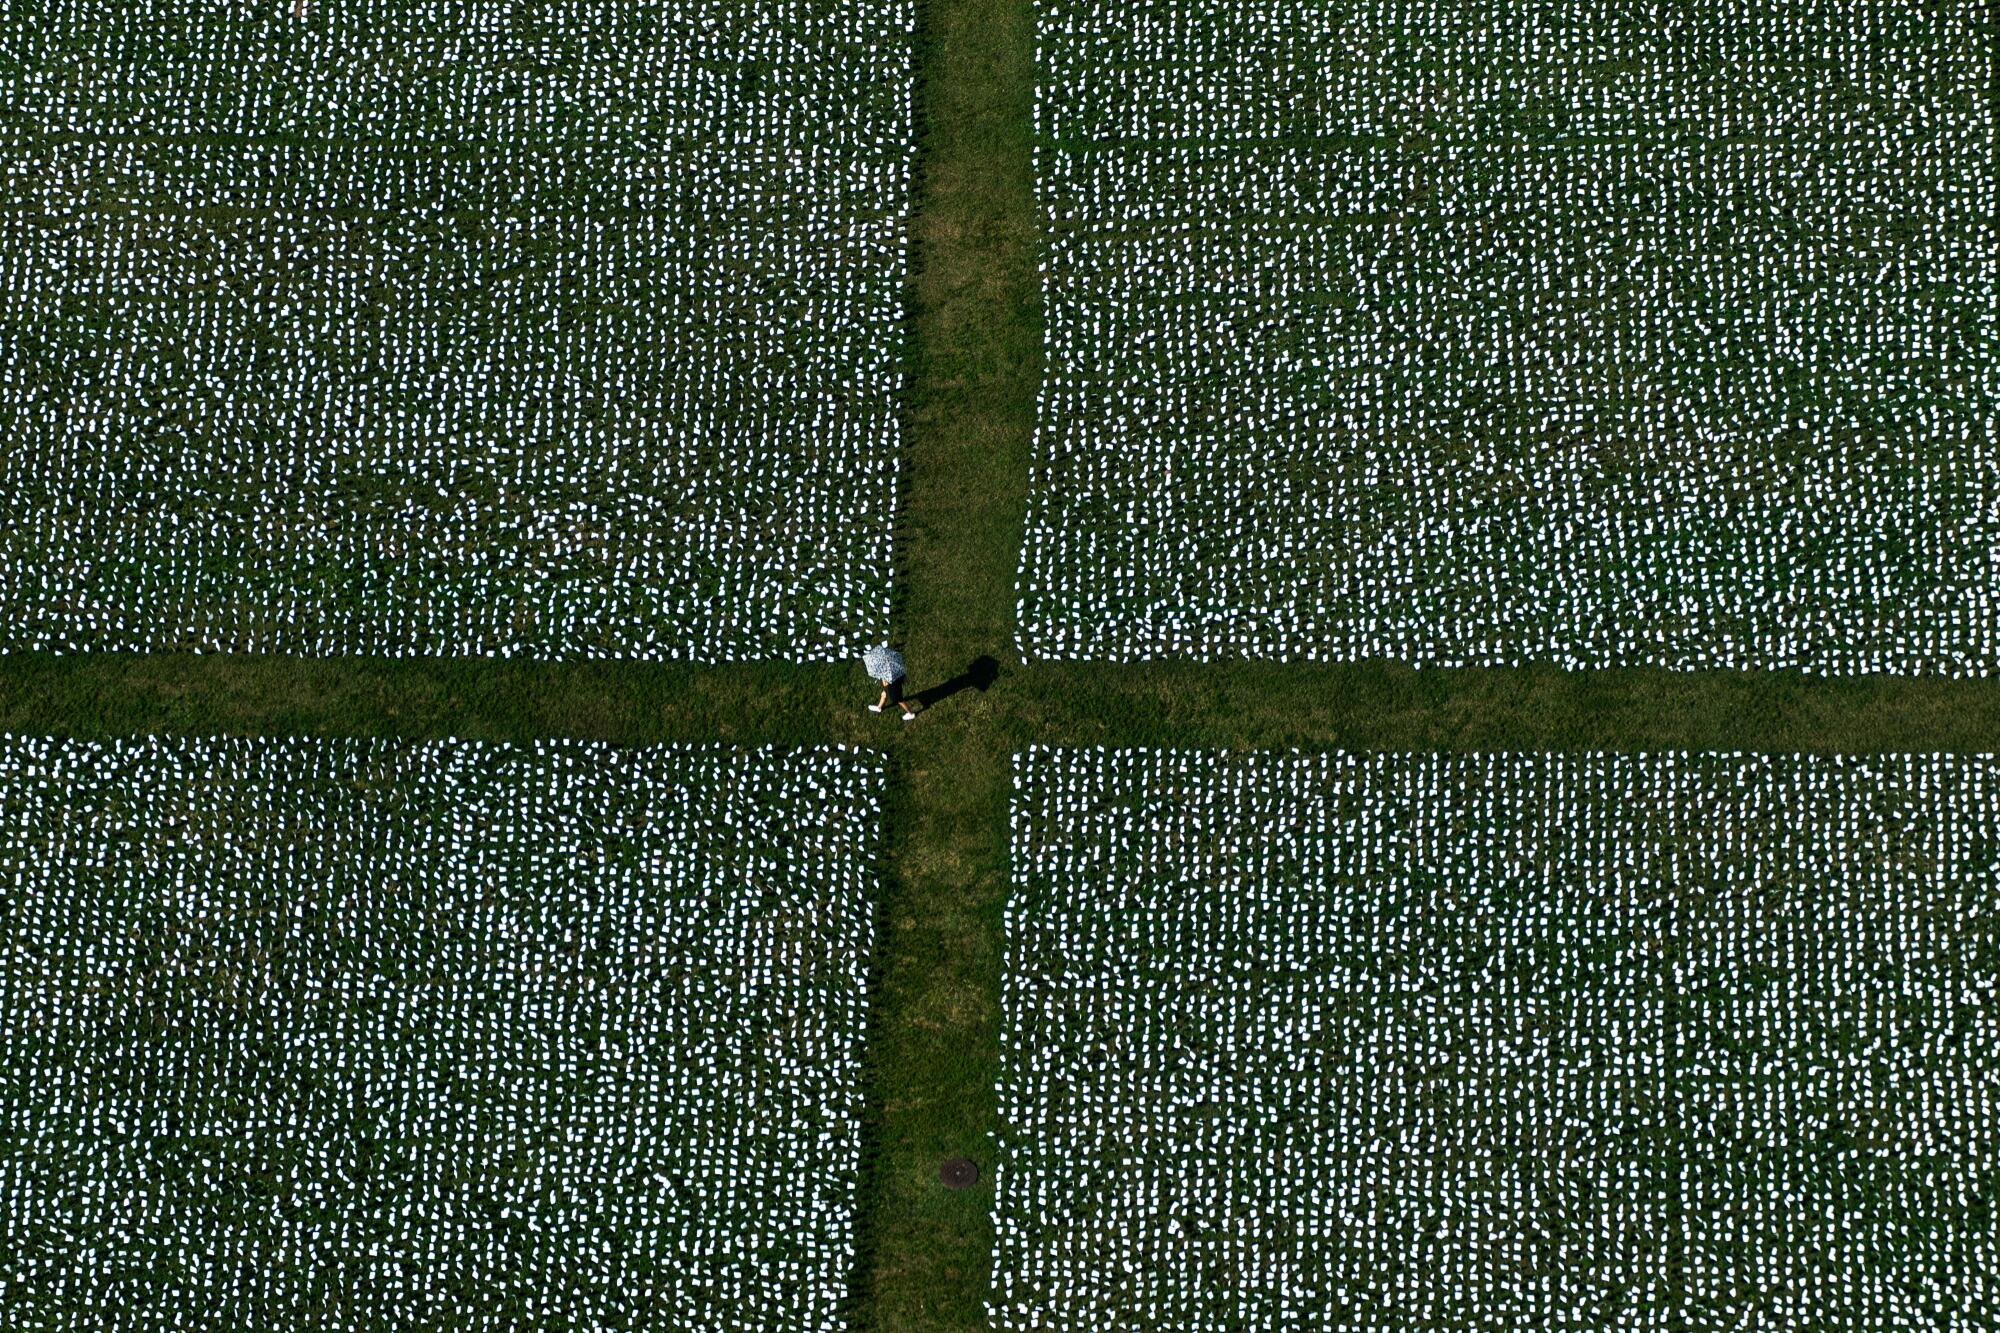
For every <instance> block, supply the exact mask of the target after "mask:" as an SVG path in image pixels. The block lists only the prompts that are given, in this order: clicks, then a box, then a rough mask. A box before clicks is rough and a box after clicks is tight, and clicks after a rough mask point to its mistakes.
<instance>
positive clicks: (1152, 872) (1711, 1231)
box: [991, 747, 2000, 1333]
mask: <svg viewBox="0 0 2000 1333" xmlns="http://www.w3.org/2000/svg"><path fill="white" fill-rule="evenodd" d="M1014 784H1015V795H1014V800H1013V815H1012V818H1013V833H1012V839H1013V843H1012V845H1013V853H1012V855H1013V893H1012V897H1011V900H1010V902H1009V904H1008V907H1007V910H1006V922H1005V930H1006V942H1005V959H1004V983H1003V985H1004V995H1003V1000H1004V1004H1003V1019H1002V1022H1003V1030H1002V1047H1001V1073H1000V1081H999V1098H1000V1129H999V1131H998V1144H997V1148H996V1155H997V1174H996V1184H995V1189H996V1196H995V1203H994V1210H995V1216H994V1220H995V1226H996V1230H997V1253H996V1257H995V1275H994V1290H993V1296H992V1301H991V1315H992V1320H993V1323H994V1326H995V1327H996V1328H999V1329H1003V1330H1015V1329H1019V1330H1026V1329H1045V1328H1175V1329H1183V1330H1190V1331H1193V1330H1222V1329H1231V1330H1241V1329H1269V1330H1279V1329H1294V1328H1320V1327H1328V1328H1331V1327H1342V1328H1361V1327H1368V1328H1378V1327H1379V1328H1455V1329H1473V1330H1489V1329H1490V1330H1495V1333H1499V1331H1501V1330H1507V1331H1509V1333H1511V1331H1513V1330H1519V1329H1524V1328H1535V1329H1598V1330H1601V1329H1631V1330H1650V1329H1660V1330H1665V1329H1690V1330H1716V1331H1717V1333H1720V1330H1725V1329H1730V1330H1734V1329H1746V1328H1773V1329H1777V1328H1807V1327H1827V1328H1836V1327H1837V1328H1855V1329H1860V1328H1870V1329H1890V1328H1912V1329H1916V1328H1922V1329H1938V1330H1951V1329H1963V1330H1970V1329H1972V1328H1974V1327H1976V1326H1977V1324H1978V1318H1979V1316H1976V1312H1979V1311H1986V1310H1991V1309H1993V1308H1994V1305H1995V1302H1996V1301H2000V1277H1996V1275H2000V1220H1996V1217H1995V1212H1994V1209H1993V1206H1992V1205H1993V1200H1992V1180H1993V1175H1992V1172H1993V1163H1994V1162H1995V1161H2000V953H1996V950H1995V935H1994V931H1995V926H1996V922H2000V765H1996V763H1995V762H1994V761H1993V760H1992V759H1991V758H1990V757H1987V758H1953V757H1946V756H1937V755H1899V756H1886V757H1880V758H1815V757H1810V756H1796V755H1794V756H1772V755H1745V754H1733V753H1701V754H1684V753H1670V754H1644V755H1611V754H1575V755H1554V754H1543V755H1525V754H1491V755H1450V754H1422V755H1411V754H1375V755H1360V754H1351V753H1301V752H1287V753H1279V752H1252V753H1234V754H1230V753H1224V752H1218V751H1165V750H1113V749H1051V748H1045V747H1038V748H1036V749H1033V750H1030V751H1028V752H1026V753H1025V754H1021V755H1017V756H1016V757H1015V768H1014Z"/></svg>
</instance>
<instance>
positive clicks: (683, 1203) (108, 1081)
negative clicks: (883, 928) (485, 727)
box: [0, 736, 883, 1333]
mask: <svg viewBox="0 0 2000 1333" xmlns="http://www.w3.org/2000/svg"><path fill="white" fill-rule="evenodd" d="M882 784H883V767H882V763H881V761H880V759H879V758H877V757H875V756H872V755H869V754H867V753H865V752H859V751H854V750H848V749H844V748H827V749H815V750H790V751H780V750H775V749H763V750H739V749H730V748H726V747H722V746H713V745H710V746H685V747H659V748H648V749H637V750H621V749H615V748H612V747H609V746H604V745H597V744H586V743H572V742H539V743H536V744H533V745H527V746H515V745H498V744H475V743H467V742H434V743H423V744H416V743H406V742H386V741H360V740H290V739H287V740H257V739H167V738H142V739H133V740H120V741H111V742H96V741H69V740H52V739H42V738H28V737H19V736H13V737H6V738H4V739H0V886H4V892H5V895H6V902H7V910H6V912H5V913H4V915H0V976H4V979H5V980H4V984H0V992H3V993H4V995H5V997H6V1003H5V1005H4V1006H0V1090H4V1094H5V1095H4V1097H0V1124H4V1126H5V1135H4V1137H5V1140H6V1142H7V1150H6V1151H5V1152H4V1153H0V1253H4V1254H5V1255H6V1256H7V1259H6V1264H5V1268H4V1270H0V1291H4V1299H0V1307H4V1309H5V1311H6V1313H5V1316H4V1317H0V1323H4V1324H5V1325H6V1326H7V1327H10V1328H31V1327H32V1328H58V1327H61V1328H79V1329H81V1328H89V1329H92V1330H102V1331H103V1333H140V1331H142V1330H147V1331H150V1330H167V1329H194V1328H221V1327H264V1328H273V1329H303V1328H319V1329H364V1328H366V1329H375V1328H454V1329H493V1330H499V1329H516V1328H525V1327H541V1328H578V1329H582V1328H639V1327H646V1328H689V1329H692V1328H702V1329H741V1330H749V1329H760V1330H761V1329H770V1328H787V1329H832V1328H837V1327H844V1326H845V1325H844V1321H843V1319H842V1318H841V1307H842V1303H843V1301H844V1300H846V1298H847V1294H846V1292H847V1281H848V1274H849V1270H850V1268H851V1267H852V1265H853V1263H854V1261H855V1245H856V1241H855V1216H854V1214H855V1206H856V1203H855V1193H856V1187H857V1179H858V1171H859V1156H860V1123H859V1122H860V1114H861V1088H860V1076H861V1065H860V1060H861V1042H862V1037H863V1028H864V1018H865V1013H864V1010H865V993H864V986H865V981H866V970H867V958H868V953H869V949H870V944H871V931H872V926H871V916H870V904H871V903H872V902H873V901H874V896H875V885H876V869H875V865H876V863H875V859H874V858H875V853H874V850H873V849H874V835H873V833H872V832H871V829H872V825H873V819H872V816H873V814H874V812H875V811H876V809H877V807H878V806H879V803H880V798H881V793H882Z"/></svg>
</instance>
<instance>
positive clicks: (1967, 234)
mask: <svg viewBox="0 0 2000 1333" xmlns="http://www.w3.org/2000/svg"><path fill="white" fill-rule="evenodd" d="M1037 14H1038V43H1039V67H1038V87H1037V92H1036V106H1035V114H1036V122H1037V124H1036V130H1037V137H1036V145H1037V146H1036V182H1037V191H1038V197H1039V203H1040V208H1041V212H1042V221H1043V224H1044V226H1045V229H1046V238H1047V244H1048V249H1047V253H1046V256H1045V259H1044V261H1043V281H1044V290H1045V297H1046V305H1047V327H1046V346H1047V363H1046V369H1045V374H1044V380H1043V384H1042V390H1041V396H1040V404H1039V409H1038V411H1039V415H1038V427H1037V432H1036V437H1035V444H1034V454H1033V460H1034V461H1033V482H1032V493H1031V499H1030V512H1029V518H1028V526H1027V540H1026V546H1025V549H1024V551H1023V554H1022V559H1021V566H1020V586H1019V595H1020V615H1021V619H1020V624H1021V629H1020V633H1019V641H1020V645H1021V647H1022V650H1023V651H1024V652H1025V653H1027V654H1029V655H1030V656H1032V657H1038V658H1072V659H1079V658H1080V659H1092V660H1102V661H1129V660H1135V659H1142V658H1161V657H1175V658H1195V659H1214V658H1227V657H1257V658H1275V659H1293V658H1306V659H1318V660H1332V661H1339V660H1356V659H1374V658H1388V659H1396V660H1402V661H1407V662H1414V663H1419V664H1434V665H1509V664H1517V663H1527V662H1549V663H1556V664H1561V665H1564V666H1568V667H1572V668H1587V667H1606V666H1615V665H1634V664H1643V665H1654V666H1665V667H1672V668H1696V667H1704V666H1731V667H1746V668H1759V667H1785V668H1799V669H1804V670H1807V671H1812V672H1826V673H1851V672H1866V671H1893V672H1903V673H1936V674H1943V675H1972V674H1986V673H1990V672H1992V671H1993V670H1994V669H1995V668H1996V666H2000V601H1996V594H1995V591H1994V586H1995V585H1994V579H1993V551H1994V548H1995V545H1996V543H2000V280H1997V279H1996V275H2000V232H1996V225H2000V130H1996V126H2000V99H1995V98H1994V97H1993V95H1992V89H1993V88H1994V87H1995V85H1996V81H2000V56H1996V51H2000V28H1996V25H1995V24H1994V23H1993V21H1992V17H1991V11H1990V8H1989V6H1988V5H1987V4H1985V3H1984V2H1983V0H1934V2H1933V3H1925V4H1909V5H1894V4H1883V3H1879V2H1878V0H1797V2H1796V3H1784V4H1775V3H1770V2H1769V0H1717V2H1716V3H1708V4H1701V5H1691V6H1672V5H1669V6H1659V5H1628V4H1617V3H1610V2H1609V0H1555V2H1554V3H1549V4H1529V3H1515V2H1511V0H1491V2H1489V3H1478V4H1468V3H1461V2H1460V0H1361V2H1360V3H1349V2H1348V0H1341V2H1340V3H1334V2H1333V0H1302V2H1301V0H1286V2H1284V3H1280V2H1279V0H1241V2H1239V3H1232V4H1228V5H1220V6H1216V5H1134V4H1127V3H1119V2H1117V0H1040V3H1039V4H1038V6H1037Z"/></svg>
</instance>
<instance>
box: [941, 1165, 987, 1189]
mask: <svg viewBox="0 0 2000 1333" xmlns="http://www.w3.org/2000/svg"><path fill="white" fill-rule="evenodd" d="M938 1179H939V1180H942V1181H943V1182H944V1183H945V1184H946V1185H948V1186H950V1187H951V1188H952V1189H955V1190H962V1189H964V1188H965V1187H966V1186H967V1185H970V1184H971V1183H972V1182H973V1181H975V1180H977V1179H979V1164H978V1163H977V1162H975V1161H973V1160H972V1159H971V1158H970V1157H954V1158H952V1159H951V1160H950V1161H948V1162H946V1163H945V1164H944V1165H943V1166H941V1167H939V1168H938Z"/></svg>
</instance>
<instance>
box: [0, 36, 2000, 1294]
mask: <svg viewBox="0 0 2000 1333" xmlns="http://www.w3.org/2000/svg"><path fill="white" fill-rule="evenodd" d="M918 67H919V78H920V87H919V95H918V122H919V130H920V133H921V135H922V149H921V155H920V158H919V164H918V179H917V196H916V216H915V219H914V249H913V253H912V266H913V280H912V285H911V291H910V312H909V315H910V317H909V330H910V340H909V347H908V365H909V371H910V385H909V409H908V453H907V459H908V464H909V467H908V472H907V476H908V486H907V491H906V495H905V497H904V501H905V502H904V508H903V516H902V522H901V531H900V534H899V539H898V540H899V545H898V551H897V558H896V570H895V573H896V575H897V579H898V589H897V603H896V611H895V625H896V635H897V638H898V639H899V640H900V641H901V642H902V644H903V645H904V646H905V648H906V651H907V653H908V656H909V660H910V665H911V670H912V675H913V679H912V682H911V685H912V689H913V690H914V691H916V692H918V693H920V694H921V693H922V692H924V691H926V690H930V691H933V692H935V691H936V690H937V689H938V688H939V687H941V686H943V685H944V684H945V683H946V682H947V681H948V680H949V679H950V678H952V677H955V676H958V675H960V673H962V672H964V671H965V670H966V669H967V668H968V667H969V666H970V665H971V664H972V663H973V662H974V661H975V660H976V659H979V658H982V657H986V658H991V659H993V660H994V662H995V665H996V673H995V675H994V677H993V679H992V680H991V682H990V685H989V687H988V688H986V689H984V690H982V689H979V688H977V687H971V686H968V687H966V688H961V689H959V690H958V691H957V692H955V693H953V694H951V695H950V696H949V697H946V698H942V699H938V700H937V701H936V702H935V704H934V705H933V707H931V708H930V709H928V710H927V715H926V716H924V717H923V718H921V720H919V721H918V722H916V723H914V724H910V725H905V724H903V723H901V722H898V721H896V720H895V719H894V718H893V717H892V716H876V715H874V714H870V713H868V712H866V711H865V705H866V704H867V703H868V702H870V701H871V700H872V699H873V697H874V694H873V691H872V689H871V688H870V687H869V685H868V684H867V682H866V680H865V679H864V677H863V675H862V673H861V670H860V668H859V667H858V666H833V667H829V666H796V665H788V664H782V663H759V664H749V665H742V666H733V667H724V668H712V667H692V666H661V665H649V664H613V663H585V664H574V665H548V664H537V663H522V662H500V661H475V660H454V661H421V660H419V661H380V660H302V659H286V658H245V657H227V656H206V657H178V656H174V657H132V656H75V657H49V656H32V655H31V656H13V657H0V727H4V728H5V729H7V730H10V731H16V732H46V733H57V734H65V735H98V736H102V735H126V734H138V733H143V732H186V733H256V734H299V735H396V736H462V737H473V738H484V739H530V738H533V737H538V736H575V737H589V738H597V739H604V740H611V741H617V742H622V743H628V744H642V743H652V742H662V741H712V740H723V741H729V742H733V743H738V744H744V745H753V744H760V743H766V742H771V743H779V744H815V743H823V742H831V741H843V742H847V743H851V744H858V745H868V746H875V747H880V748H882V749H885V750H887V751H888V752H889V753H890V755H891V756H892V759H891V765H892V768H891V771H892V778H891V787H890V795H889V802H888V809H887V811H886V830H885V844H886V851H887V858H888V859H887V864H888V871H889V882H888V886H887V891H886V894H885V899H884V902H883V904H882V909H881V917H880V932H879V936H878V959H879V961H878V986H877V992H876V996H875V1005H874V1014H873V1018H872V1023H873V1032H872V1069H873V1073H872V1088H871V1104H872V1108H873V1109H872V1115H871V1123H870V1125H869V1127H868V1134H869V1139H870V1142H871V1144H872V1145H873V1153H872V1156H871V1161H870V1168H869V1172H868V1176H867V1183H866V1185H865V1188H864V1198H863V1207H864V1217H863V1237H864V1252H863V1264H862V1268H861V1271H860V1272H858V1273H857V1274H856V1280H855V1284H854V1288H855V1289H854V1314H855V1317H856V1318H855V1322H856V1324H857V1326H859V1327H868V1328H881V1329H899V1330H900V1329H969V1328H978V1327H981V1326H983V1323H984V1315H983V1303H984V1300H985V1296H986V1291H987V1283H988V1276H989V1275H988V1262H989V1256H990V1253H991V1227H990V1221H989V1216H988V1213H989V1209H990V1205H991V1198H992V1195H991V1177H990V1174H988V1175H985V1176H983V1178H982V1179H981V1181H980V1182H979V1184H978V1185H977V1186H975V1187H974V1188H972V1189H969V1190H966V1191H963V1192H954V1191H950V1190H947V1189H946V1188H945V1187H944V1186H942V1185H941V1184H939V1183H938V1180H937V1174H936V1172H937V1166H938V1164H939V1162H940V1161H941V1160H942V1159H943V1158H944V1157H947V1156H952V1155H957V1154H965V1155H969V1156H971V1157H973V1158H975V1159H976V1160H978V1161H979V1162H980V1163H981V1165H982V1167H985V1168H988V1169H989V1170H990V1159H989V1157H988V1148H989V1145H990V1140H989V1137H988V1135H989V1133H990V1131H991V1130H992V1128H993V1122H994V1093H993V1089H994V1080H995V1075H996V1073H997V1069H998V1060H997V1046H998V1043H997V1034H998V1027H999V958H1000V912H1001V906H1002V903H1003V902H1004V899H1005V895H1006V891H1007V861H1006V853H1007V847H1006V842H1007V803H1008V797H1009V795H1010V787H1009V768H1008V762H1009V760H1008V757H1009V755H1010V754H1011V753H1012V752H1014V751H1015V750H1018V749H1021V748H1023V747H1025V746H1026V745H1028V744H1030V743H1033V742H1040V743H1046V744H1116V745H1150V746H1162V745H1178V746H1229V747H1245V748H1247V747H1274V746H1292V745H1296V746H1304V747H1311V746H1337V747H1342V748H1352V749H1433V748H1443V749H1599V748H1601V749H1616V750H1636V749H1671V748H1690V749H1692V748H1715V749H1725V750H1730V749H1735V750H1759V749H1764V750H1806V751H1818V752H1864V751H1890V750H1951V751H1985V750H1991V749H1993V748H1995V745H1994V738H1995V737H1996V736H2000V681H1994V680H1985V681H1939V680H1910V679H1893V678H1870V679H1863V680H1840V681H1835V680H1825V679H1816V678H1805V677H1800V676H1796V675H1783V674H1747V673H1705V674H1699V675H1696V674H1675V673H1669V672H1662V671H1613V672H1595V673H1581V674H1574V673H1566V672H1561V671H1556V670H1547V669H1535V670H1479V671H1474V670H1463V671H1459V670H1453V671H1414V670H1411V669H1409V668H1406V667H1400V666H1396V665H1393V664H1363V665H1355V666H1315V665H1286V664H1279V663H1268V662H1266V663H1243V664H1208V665H1198V664H1171V663H1161V664H1150V665H1140V666H1127V667H1094V666H1087V665H1075V664H1036V665H1034V666H1029V667H1024V666H1022V665H1021V664H1020V663H1019V661H1018V659H1016V658H1015V657H1014V655H1013V648H1012V640H1013V633H1012V614H1013V608H1014V570H1015V563H1016V560H1017V557H1018V552H1019V549H1020V537H1021V525H1022V520H1023V515H1024V512H1025V487H1026V484H1027V469H1028V444H1029V438H1030V433H1031V431H1032V428H1033V421H1034V398H1035V391H1036V387H1037V383H1038V381H1039V377H1040V373H1041V368H1040V356H1041V329H1040V322H1039V321H1040V310H1039V301H1038V297H1037V291H1036V285H1037V280H1036V249H1037V239H1036V236H1037V229H1036V220H1035V212H1034V201H1033V193H1032V180H1031V161H1030V141H1031V119H1030V113H1031V97H1032V84H1033V20H1032V10H1031V8H1030V4H1029V2H1028V0H928V2H927V3H925V4H924V5H923V6H922V10H921V14H920V31H919V50H918Z"/></svg>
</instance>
